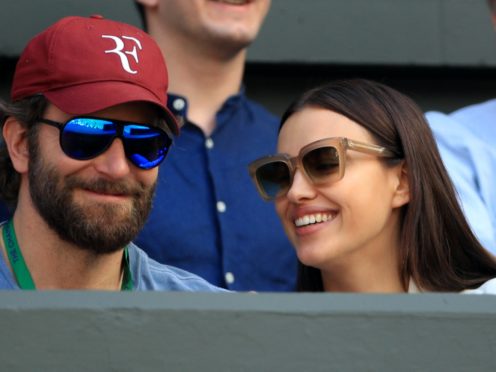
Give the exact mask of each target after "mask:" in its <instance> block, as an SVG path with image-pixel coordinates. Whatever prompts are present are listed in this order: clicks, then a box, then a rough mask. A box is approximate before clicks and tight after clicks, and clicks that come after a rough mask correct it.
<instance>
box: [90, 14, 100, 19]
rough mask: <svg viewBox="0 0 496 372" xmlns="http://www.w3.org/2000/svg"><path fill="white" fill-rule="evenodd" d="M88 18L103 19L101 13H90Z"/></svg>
mask: <svg viewBox="0 0 496 372" xmlns="http://www.w3.org/2000/svg"><path fill="white" fill-rule="evenodd" d="M90 18H94V19H103V16H102V15H101V14H92V15H90Z"/></svg>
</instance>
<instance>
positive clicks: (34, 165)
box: [28, 135, 155, 254]
mask: <svg viewBox="0 0 496 372" xmlns="http://www.w3.org/2000/svg"><path fill="white" fill-rule="evenodd" d="M34 137H35V138H30V141H29V142H30V143H29V147H30V149H29V153H30V159H29V172H28V177H29V189H30V194H31V199H32V201H33V204H34V206H35V207H36V209H37V210H38V213H39V214H40V215H41V217H42V218H43V219H44V220H45V222H46V223H47V224H48V226H49V227H50V228H51V229H52V230H54V231H55V232H56V233H57V234H58V236H59V237H60V238H61V239H62V240H65V241H67V242H69V243H72V244H74V245H75V246H77V247H79V248H81V249H84V250H88V251H92V252H95V253H100V254H105V253H111V252H115V251H118V250H119V249H122V248H124V247H125V246H126V245H127V244H128V243H129V242H131V241H132V240H133V239H134V238H135V237H136V235H137V234H138V233H139V231H140V230H141V229H142V227H143V225H144V223H145V222H146V219H147V217H148V214H149V212H150V209H151V205H152V199H153V195H154V191H155V184H154V185H152V186H145V185H143V184H139V183H136V184H135V185H132V184H130V182H125V181H108V180H105V179H101V178H100V179H96V180H83V179H81V178H79V177H77V176H75V175H70V176H67V177H65V178H64V177H63V176H61V175H60V173H59V172H58V170H57V169H56V167H55V166H53V165H49V164H47V163H46V162H44V161H43V159H42V156H41V154H40V151H39V146H38V140H37V137H38V136H37V135H35V136H34ZM77 189H80V190H81V189H84V190H89V191H92V192H96V193H111V194H119V195H122V196H127V197H130V198H131V203H97V202H95V201H88V202H87V203H86V204H85V205H81V204H80V203H77V202H76V201H75V199H74V198H75V192H74V191H75V190H77ZM128 201H129V199H128Z"/></svg>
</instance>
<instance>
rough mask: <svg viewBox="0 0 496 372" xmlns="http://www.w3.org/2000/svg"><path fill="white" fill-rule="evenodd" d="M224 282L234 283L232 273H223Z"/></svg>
mask: <svg viewBox="0 0 496 372" xmlns="http://www.w3.org/2000/svg"><path fill="white" fill-rule="evenodd" d="M225 279H226V283H227V284H233V283H234V274H233V273H231V272H227V273H226V275H225Z"/></svg>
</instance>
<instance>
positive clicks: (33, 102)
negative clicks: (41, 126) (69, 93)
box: [0, 95, 48, 205]
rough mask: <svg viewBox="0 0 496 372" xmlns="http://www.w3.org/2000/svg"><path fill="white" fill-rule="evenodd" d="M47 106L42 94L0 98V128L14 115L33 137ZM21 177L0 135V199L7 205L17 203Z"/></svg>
mask: <svg viewBox="0 0 496 372" xmlns="http://www.w3.org/2000/svg"><path fill="white" fill-rule="evenodd" d="M47 106H48V101H47V99H46V98H45V97H44V96H42V95H36V96H32V97H28V98H25V99H23V100H21V101H18V102H14V103H8V102H5V101H3V100H0V129H2V128H3V125H4V124H5V121H6V120H7V118H8V117H9V116H13V117H15V118H16V119H17V120H18V121H19V122H21V123H22V124H23V125H25V126H26V128H27V136H28V137H32V138H34V137H35V136H36V135H37V134H36V133H37V131H36V126H35V124H36V122H37V120H38V119H39V118H40V117H41V116H42V115H43V113H44V112H45V109H46V107H47ZM20 184H21V178H20V175H19V173H17V171H16V170H15V169H14V166H13V165H12V161H11V160H10V155H9V152H8V150H7V145H6V144H5V141H4V139H3V136H1V135H0V199H2V200H3V201H4V202H7V203H8V204H9V205H15V204H16V203H17V197H18V194H19V187H20Z"/></svg>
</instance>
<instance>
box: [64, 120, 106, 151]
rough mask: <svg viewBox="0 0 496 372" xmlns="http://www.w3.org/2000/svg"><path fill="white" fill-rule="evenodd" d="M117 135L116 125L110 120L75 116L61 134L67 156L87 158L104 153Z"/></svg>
mask: <svg viewBox="0 0 496 372" xmlns="http://www.w3.org/2000/svg"><path fill="white" fill-rule="evenodd" d="M114 137H115V125H114V124H113V123H112V122H111V121H108V120H102V119H93V118H74V119H72V120H70V121H68V122H67V123H66V124H65V126H64V128H63V130H62V133H61V136H60V145H61V147H62V150H63V151H64V152H65V153H66V155H67V156H69V157H71V158H73V159H78V160H86V159H91V158H94V157H95V156H98V155H99V154H101V153H103V152H104V151H105V150H106V149H107V148H108V147H109V146H110V144H111V143H112V140H113V139H114Z"/></svg>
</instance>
